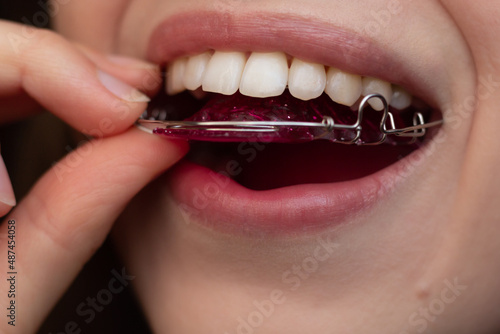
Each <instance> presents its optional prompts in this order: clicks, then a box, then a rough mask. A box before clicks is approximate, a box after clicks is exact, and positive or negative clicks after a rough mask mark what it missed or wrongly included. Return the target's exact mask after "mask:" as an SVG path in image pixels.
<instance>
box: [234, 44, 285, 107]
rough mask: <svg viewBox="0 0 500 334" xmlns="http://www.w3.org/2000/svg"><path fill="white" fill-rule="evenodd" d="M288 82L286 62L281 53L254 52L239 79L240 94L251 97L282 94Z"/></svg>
mask: <svg viewBox="0 0 500 334" xmlns="http://www.w3.org/2000/svg"><path fill="white" fill-rule="evenodd" d="M287 82H288V60H287V58H286V55H285V54H284V53H283V52H273V53H259V52H254V53H252V54H251V55H250V58H248V61H247V64H246V66H245V70H244V71H243V76H242V77H241V83H240V93H241V94H243V95H247V96H252V97H270V96H278V95H281V94H283V92H284V91H285V88H286V85H287Z"/></svg>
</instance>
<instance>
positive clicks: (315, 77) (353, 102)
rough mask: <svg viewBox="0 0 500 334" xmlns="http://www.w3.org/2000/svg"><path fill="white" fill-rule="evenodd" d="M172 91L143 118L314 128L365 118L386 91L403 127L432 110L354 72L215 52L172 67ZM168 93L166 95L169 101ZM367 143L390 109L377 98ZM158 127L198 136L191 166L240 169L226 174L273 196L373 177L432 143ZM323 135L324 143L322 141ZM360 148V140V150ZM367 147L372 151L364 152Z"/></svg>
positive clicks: (376, 136) (277, 57)
mask: <svg viewBox="0 0 500 334" xmlns="http://www.w3.org/2000/svg"><path fill="white" fill-rule="evenodd" d="M166 78H167V80H166V89H165V91H164V93H163V94H160V95H158V96H157V97H156V98H155V99H154V100H153V101H152V103H151V104H150V106H149V108H148V111H146V113H145V114H144V115H143V118H144V119H148V120H158V121H165V120H174V121H178V120H189V121H198V122H205V121H216V122H217V121H236V122H245V121H250V122H251V121H257V122H260V121H273V122H290V121H292V122H307V121H309V122H314V121H318V120H319V121H321V120H322V119H323V118H324V117H325V116H329V117H331V119H333V120H334V121H335V123H336V124H352V123H354V122H356V120H357V119H358V112H359V111H358V110H357V109H359V106H360V103H361V100H362V99H363V97H365V96H368V95H370V94H380V95H381V96H383V97H384V98H385V100H386V101H387V103H388V104H389V105H390V110H391V115H394V123H395V124H397V126H398V127H403V126H404V125H405V124H409V122H411V119H412V117H413V115H415V114H416V113H420V114H421V115H423V116H424V117H425V118H429V117H430V115H431V114H432V108H430V107H429V106H427V105H426V104H425V103H423V102H422V101H421V100H419V99H415V98H414V97H413V96H412V95H410V94H409V93H408V92H407V91H406V90H405V89H404V88H402V87H400V86H398V85H393V84H391V83H389V82H386V81H383V80H380V79H376V78H371V77H362V76H359V75H354V74H350V73H347V72H344V71H341V70H339V69H336V68H334V67H326V66H325V65H322V64H314V63H309V62H305V61H302V60H299V59H298V58H292V57H290V56H287V55H285V54H284V53H282V52H273V53H256V52H253V53H249V52H248V53H243V52H219V51H215V52H214V51H207V52H204V53H202V54H199V55H195V56H191V57H182V58H179V59H177V60H175V61H173V62H172V63H171V64H170V65H169V69H168V72H167V77H166ZM165 93H166V94H165ZM368 103H369V107H368V109H369V110H368V111H366V112H365V114H366V116H365V117H364V119H363V122H362V125H361V127H362V128H363V131H362V133H361V134H360V138H359V141H362V142H363V143H373V142H378V141H379V140H380V138H381V136H382V134H381V133H380V128H379V124H380V122H381V119H382V111H383V109H384V105H383V104H382V102H381V101H380V100H378V99H373V100H369V101H368ZM314 131H315V129H308V128H306V129H303V128H301V129H298V128H293V127H292V128H287V129H285V130H284V131H281V132H278V133H277V134H276V133H274V132H273V133H271V134H268V133H267V132H263V133H261V132H257V131H255V132H253V131H245V132H241V133H239V132H238V133H234V134H231V131H230V130H228V131H225V129H220V131H216V134H217V136H214V135H213V134H214V131H210V132H207V131H203V130H183V131H171V132H168V131H165V130H163V129H157V130H155V132H156V133H158V134H163V135H169V136H174V137H180V138H186V139H192V142H191V144H192V145H191V151H190V154H189V156H188V157H187V158H188V160H189V161H191V162H194V163H197V164H199V165H202V166H205V167H207V168H209V169H211V170H212V171H215V172H219V173H224V172H225V170H226V166H227V165H228V164H230V163H232V164H234V165H235V166H238V168H237V170H238V173H231V174H232V175H231V174H229V173H226V174H227V175H229V176H231V177H232V178H233V179H234V180H235V181H236V182H238V183H239V184H241V185H242V186H245V187H247V188H249V189H252V190H269V189H275V188H280V187H287V186H292V185H297V184H304V183H329V182H342V181H349V180H353V179H357V178H362V177H365V176H368V175H370V174H373V173H375V172H377V171H379V170H381V169H383V168H385V167H387V166H389V165H391V164H393V163H394V162H396V161H398V160H400V159H402V158H403V157H405V156H407V155H408V154H409V153H411V152H413V151H414V150H416V149H418V147H419V146H420V145H421V144H422V140H421V139H420V140H418V141H415V139H407V138H399V137H397V136H389V138H386V140H385V142H384V145H382V146H371V147H364V146H365V145H352V146H344V145H339V144H338V143H345V142H350V141H352V140H353V138H355V137H356V135H357V132H356V131H355V130H342V131H334V132H331V133H324V132H325V131H323V132H320V134H319V135H317V136H315V134H314ZM318 138H319V139H318ZM353 144H355V143H353ZM361 146H363V147H361Z"/></svg>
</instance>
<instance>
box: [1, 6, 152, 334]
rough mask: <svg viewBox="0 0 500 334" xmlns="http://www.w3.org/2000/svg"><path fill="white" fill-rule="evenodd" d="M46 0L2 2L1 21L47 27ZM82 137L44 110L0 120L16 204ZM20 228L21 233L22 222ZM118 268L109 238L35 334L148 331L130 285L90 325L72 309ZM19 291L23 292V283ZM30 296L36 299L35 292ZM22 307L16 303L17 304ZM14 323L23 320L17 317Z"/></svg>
mask: <svg viewBox="0 0 500 334" xmlns="http://www.w3.org/2000/svg"><path fill="white" fill-rule="evenodd" d="M74 1H85V0H74ZM45 2H46V1H45V0H0V19H2V20H10V21H17V22H24V23H27V22H29V23H31V24H33V25H37V26H38V27H40V28H50V22H44V21H45V20H44V19H43V18H45V17H48V15H46V14H47V12H46V9H45V7H44V4H45ZM42 23H43V24H42ZM0 52H1V51H0ZM0 80H1V78H0ZM7 112H12V113H15V112H16V111H15V110H12V111H7ZM82 138H83V137H81V136H80V135H79V134H78V133H76V132H75V131H73V130H72V129H71V128H69V127H67V126H66V125H65V124H63V123H62V122H60V121H59V120H58V119H57V118H55V117H54V116H52V115H51V114H49V113H47V112H43V111H40V113H37V114H36V115H35V116H32V117H30V118H28V119H25V120H23V121H20V122H16V123H13V124H0V143H1V153H2V156H3V158H4V160H5V164H6V166H7V169H8V171H9V174H10V177H11V180H12V183H13V186H14V192H15V193H16V198H17V200H18V202H20V200H21V199H22V198H23V197H24V196H25V195H26V194H27V192H28V191H29V189H30V188H31V187H32V186H33V185H34V183H35V182H36V180H37V179H38V178H39V177H40V176H41V175H42V174H43V173H44V172H45V171H46V170H48V169H49V168H50V167H51V166H52V165H53V164H54V163H55V162H57V161H58V160H59V159H61V158H62V157H63V156H64V155H65V154H67V153H68V152H69V151H71V150H72V149H73V148H75V147H76V144H77V143H78V142H79V141H80V140H81V139H82ZM19 229H20V235H22V222H20V227H19ZM22 242H23V241H22V238H21V239H19V243H22ZM122 268H123V265H122V264H121V263H120V261H119V259H118V258H117V256H116V254H115V252H114V251H113V246H112V244H111V242H110V241H109V240H107V241H106V242H105V244H104V245H103V247H102V248H101V249H100V250H99V251H98V252H97V253H96V254H95V256H94V257H93V258H92V259H91V260H90V261H89V262H88V263H87V265H86V266H85V268H84V270H83V271H82V272H81V273H80V275H79V276H78V278H77V279H76V280H75V282H74V283H73V284H72V286H71V287H70V288H69V290H68V291H67V292H66V294H65V295H64V297H63V298H62V299H61V300H60V301H59V303H58V304H57V306H56V307H55V308H54V309H53V310H52V312H51V314H50V316H49V317H48V318H47V319H46V321H45V323H44V324H43V326H42V327H41V328H40V330H39V331H38V333H39V334H49V333H52V334H59V333H66V329H65V326H66V324H67V323H68V322H70V321H75V322H77V323H78V324H79V326H80V328H81V330H82V332H81V333H97V334H100V333H146V334H147V333H151V331H150V330H149V328H148V326H147V324H146V321H145V319H144V316H143V314H142V313H141V310H140V308H139V306H138V303H137V301H136V299H135V296H134V294H133V289H132V287H131V286H130V285H129V286H128V287H126V288H125V289H124V291H123V292H122V293H120V294H117V295H114V296H113V300H112V301H111V302H110V303H109V305H107V306H104V308H103V309H102V311H101V312H96V316H95V319H94V320H93V321H92V322H90V323H89V324H87V323H85V319H87V317H88V314H87V315H86V316H85V317H82V316H80V315H78V314H77V313H76V310H77V307H78V305H80V304H81V303H85V304H87V298H89V297H90V298H95V297H96V296H97V294H98V292H99V291H100V290H102V289H106V288H107V286H108V283H109V281H110V279H111V278H112V277H113V276H112V270H113V269H114V270H116V271H118V272H121V271H122ZM127 273H128V272H127ZM129 274H130V273H129ZM20 282H22V274H21V275H20ZM20 293H22V283H21V284H20ZM31 297H32V298H37V296H31ZM22 307H23V306H22V305H20V308H22ZM87 309H88V307H85V310H87ZM21 314H22V313H21ZM21 316H22V315H21ZM18 321H24V320H23V319H22V318H19V319H18Z"/></svg>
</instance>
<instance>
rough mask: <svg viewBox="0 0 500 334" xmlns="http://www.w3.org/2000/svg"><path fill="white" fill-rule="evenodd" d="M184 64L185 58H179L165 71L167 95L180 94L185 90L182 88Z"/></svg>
mask: <svg viewBox="0 0 500 334" xmlns="http://www.w3.org/2000/svg"><path fill="white" fill-rule="evenodd" d="M186 62H187V59H186V58H179V59H177V60H176V61H174V62H173V63H172V64H170V66H169V68H168V71H167V93H168V94H169V95H174V94H177V93H180V92H182V91H183V90H185V89H186V87H185V86H184V72H185V70H186Z"/></svg>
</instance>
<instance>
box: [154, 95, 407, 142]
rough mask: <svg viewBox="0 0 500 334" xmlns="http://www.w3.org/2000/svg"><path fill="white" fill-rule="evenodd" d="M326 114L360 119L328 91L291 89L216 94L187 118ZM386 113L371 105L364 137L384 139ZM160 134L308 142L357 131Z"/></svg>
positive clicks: (297, 118)
mask: <svg viewBox="0 0 500 334" xmlns="http://www.w3.org/2000/svg"><path fill="white" fill-rule="evenodd" d="M393 114H394V116H395V124H396V126H397V127H401V126H403V124H404V122H403V120H402V119H401V117H400V116H398V115H399V112H397V111H394V110H393ZM324 116H329V117H331V118H333V120H334V121H335V124H343V125H352V124H354V123H356V121H357V118H358V113H357V112H356V111H352V110H351V108H349V107H345V106H342V105H339V104H337V103H334V102H333V101H332V100H331V99H330V98H329V97H328V96H327V95H326V94H323V95H322V96H320V97H319V98H317V99H314V100H311V101H302V100H299V99H296V98H294V97H293V96H291V95H290V93H289V92H288V91H285V93H283V94H282V95H280V96H278V97H272V98H264V99H258V98H253V97H247V96H243V95H241V94H240V93H236V94H234V95H231V96H225V95H214V97H213V98H212V99H211V100H210V101H209V102H208V103H207V104H206V105H205V106H204V107H203V108H201V110H200V111H198V112H197V113H195V114H194V115H193V116H191V117H190V118H188V119H187V121H196V122H204V121H271V122H280V121H287V122H290V121H293V122H316V123H321V121H322V120H323V118H324ZM381 119H382V113H381V112H377V111H374V110H373V109H371V108H367V110H365V113H364V119H363V122H362V124H361V125H362V132H361V141H362V142H367V143H370V142H377V141H379V140H380V139H381V133H380V129H379V128H380V122H381ZM155 132H156V133H158V134H164V135H167V136H174V137H180V138H184V139H191V140H201V141H213V142H243V141H260V142H276V143H291V142H308V141H312V140H313V139H316V138H318V137H321V138H324V139H328V140H330V141H333V142H335V141H343V142H345V141H351V140H353V139H354V138H355V137H356V133H355V131H351V130H334V131H331V132H328V131H327V130H326V129H325V128H315V127H294V126H285V127H282V126H280V127H279V128H278V130H277V131H274V132H261V131H257V130H255V131H244V132H243V131H232V130H231V129H219V130H215V131H214V129H208V130H207V129H201V128H200V129H196V130H192V129H190V130H185V129H175V128H169V129H157V130H155ZM397 142H399V141H398V138H397V137H396V138H394V137H392V136H389V137H388V138H387V140H386V143H390V144H394V143H397Z"/></svg>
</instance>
